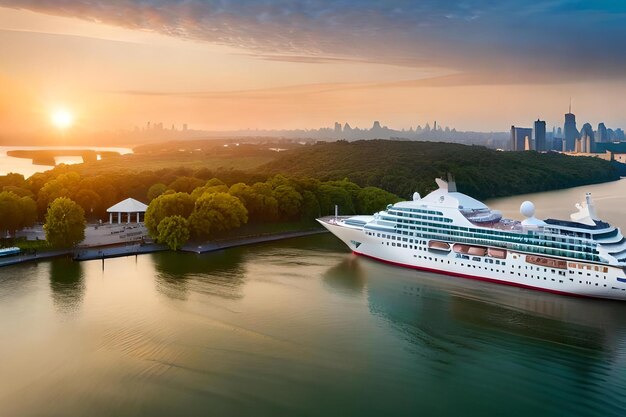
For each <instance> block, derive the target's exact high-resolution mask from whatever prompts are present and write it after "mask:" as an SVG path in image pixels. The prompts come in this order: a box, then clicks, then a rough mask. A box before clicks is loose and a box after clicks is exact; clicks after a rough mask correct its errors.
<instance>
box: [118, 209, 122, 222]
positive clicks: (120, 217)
mask: <svg viewBox="0 0 626 417" xmlns="http://www.w3.org/2000/svg"><path fill="white" fill-rule="evenodd" d="M120 223H122V213H120V212H118V213H117V224H120Z"/></svg>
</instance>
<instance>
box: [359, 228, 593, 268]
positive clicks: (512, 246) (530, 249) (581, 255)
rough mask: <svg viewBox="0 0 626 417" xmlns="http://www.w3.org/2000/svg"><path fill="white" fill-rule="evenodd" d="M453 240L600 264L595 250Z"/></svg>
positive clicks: (420, 235)
mask: <svg viewBox="0 0 626 417" xmlns="http://www.w3.org/2000/svg"><path fill="white" fill-rule="evenodd" d="M366 233H371V235H372V236H373V235H374V234H373V232H366ZM397 234H400V235H406V236H414V235H415V236H417V237H422V238H425V239H442V236H443V239H445V238H446V236H444V234H441V233H440V234H438V235H430V234H425V233H419V234H418V233H413V232H408V231H405V230H398V232H397ZM378 235H382V237H384V238H392V239H394V240H395V238H396V236H395V235H386V234H384V233H383V234H380V233H377V236H378ZM398 239H400V237H399V236H398ZM402 239H404V238H402ZM454 240H455V241H456V242H459V243H469V244H478V245H488V246H499V247H506V248H508V249H514V250H520V251H524V252H532V253H539V254H544V255H552V256H560V257H568V258H574V259H581V260H586V261H593V262H600V257H599V256H597V255H596V254H595V253H597V251H595V250H594V251H593V252H594V254H587V253H580V252H572V251H568V250H563V249H553V248H549V247H548V248H545V247H535V246H527V245H523V244H519V243H510V242H506V245H501V244H498V243H497V242H493V241H492V240H489V239H480V238H475V239H466V238H463V237H455V239H454Z"/></svg>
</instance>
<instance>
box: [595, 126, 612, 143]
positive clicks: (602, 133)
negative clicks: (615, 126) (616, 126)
mask: <svg viewBox="0 0 626 417" xmlns="http://www.w3.org/2000/svg"><path fill="white" fill-rule="evenodd" d="M608 141H609V135H608V133H607V131H606V126H605V125H604V123H600V124H598V137H597V138H596V142H608Z"/></svg>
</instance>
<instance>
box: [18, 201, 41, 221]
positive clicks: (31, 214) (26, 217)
mask: <svg viewBox="0 0 626 417" xmlns="http://www.w3.org/2000/svg"><path fill="white" fill-rule="evenodd" d="M20 210H21V211H22V221H21V222H20V229H23V228H24V227H31V226H33V225H34V224H35V222H36V221H37V203H35V200H33V199H32V198H30V197H22V198H20Z"/></svg>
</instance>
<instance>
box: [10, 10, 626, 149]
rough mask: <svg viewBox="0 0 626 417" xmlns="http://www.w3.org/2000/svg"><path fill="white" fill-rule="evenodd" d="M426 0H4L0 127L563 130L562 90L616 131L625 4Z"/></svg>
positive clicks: (620, 117) (39, 130)
mask: <svg viewBox="0 0 626 417" xmlns="http://www.w3.org/2000/svg"><path fill="white" fill-rule="evenodd" d="M422 3H423V4H421V3H420V4H410V3H406V2H395V1H391V2H385V3H384V4H380V3H378V2H374V1H365V2H359V3H355V2H350V1H348V2H319V1H313V2H307V3H306V4H303V3H301V2H295V1H281V2H269V1H262V2H253V3H250V2H236V1H224V2H220V3H219V5H211V4H208V3H205V2H201V1H185V2H183V1H144V2H132V1H128V2H124V3H123V4H114V5H113V4H110V3H107V2H102V1H90V2H85V1H79V0H67V1H64V2H63V4H62V7H61V6H60V5H59V3H58V2H53V1H11V0H0V58H2V62H3V64H2V65H1V66H0V110H2V111H1V112H0V124H1V125H2V126H3V128H2V131H1V132H0V136H2V137H4V138H6V137H8V136H16V135H17V136H20V135H28V134H30V135H33V134H48V135H50V137H52V138H54V137H55V135H54V131H55V128H57V129H58V128H59V125H58V124H53V123H51V122H50V119H51V118H52V116H51V115H52V114H53V113H56V114H57V115H58V114H59V112H62V111H65V112H66V113H70V112H71V116H72V117H71V118H70V120H71V121H72V123H73V125H74V126H73V127H72V129H76V130H79V129H82V130H86V131H101V130H106V129H112V130H116V129H132V128H133V126H136V125H139V124H141V123H142V121H144V120H150V119H153V120H164V121H167V122H166V124H167V125H170V124H176V125H182V124H183V123H187V124H189V126H194V128H197V129H202V130H219V131H228V130H240V129H248V128H249V129H255V128H258V129H279V130H280V129H311V128H317V127H319V126H327V125H328V124H329V123H332V122H333V121H335V120H338V121H339V120H340V121H349V123H350V124H351V125H352V126H369V125H370V124H371V123H372V121H373V120H381V121H382V120H385V121H386V124H387V125H389V126H395V127H396V129H403V128H404V129H407V130H408V129H409V128H410V127H413V128H415V126H416V125H417V124H418V123H417V122H416V121H420V120H421V121H425V120H431V121H434V120H444V119H445V123H446V124H448V125H450V126H456V128H457V129H458V130H462V131H480V132H489V131H495V132H506V131H507V129H508V127H509V126H510V125H511V124H516V125H517V124H520V125H524V124H527V123H529V122H527V121H532V120H536V119H537V117H540V118H541V119H542V120H548V121H554V122H548V125H549V126H552V125H556V126H559V125H560V122H556V121H560V120H561V118H562V114H563V109H564V108H566V107H567V103H568V101H569V98H570V97H573V98H574V99H573V104H574V107H575V109H576V112H577V113H578V114H581V115H582V114H584V115H585V117H584V119H585V120H590V121H593V122H592V125H594V126H595V125H596V123H599V122H604V123H605V124H606V125H610V126H623V125H624V122H625V121H626V120H624V110H625V108H624V103H623V97H624V93H626V77H625V76H624V74H623V71H622V70H621V68H623V64H624V62H623V61H625V60H626V58H625V57H624V54H623V53H622V51H621V46H620V45H622V44H623V43H624V41H625V40H626V29H624V28H623V25H621V24H619V23H620V17H621V16H623V15H624V13H626V8H625V7H624V6H622V5H619V4H615V3H614V2H608V1H606V2H580V1H576V2H575V1H556V2H552V1H551V2H533V3H530V4H529V3H525V2H518V1H510V2H504V3H499V4H492V3H490V2H488V1H477V0H474V1H470V2H465V3H463V4H452V3H443V4H442V3H441V2H434V1H426V2H422ZM515 19H517V21H520V22H524V25H520V27H516V26H515V25H513V26H511V25H509V24H508V22H509V21H510V20H515ZM522 27H523V28H524V29H523V30H522ZM583 27H584V28H585V30H586V32H585V37H584V40H581V41H577V42H576V43H575V44H572V45H573V46H572V47H568V48H563V47H562V46H563V44H564V43H565V44H567V43H569V44H571V41H570V39H573V38H574V37H575V36H579V35H580V30H579V29H580V28H583ZM363 28H367V30H364V29H363ZM582 57H584V59H582ZM66 120H68V119H67V117H66ZM342 123H343V122H342ZM422 123H423V122H422ZM331 126H332V125H331Z"/></svg>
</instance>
